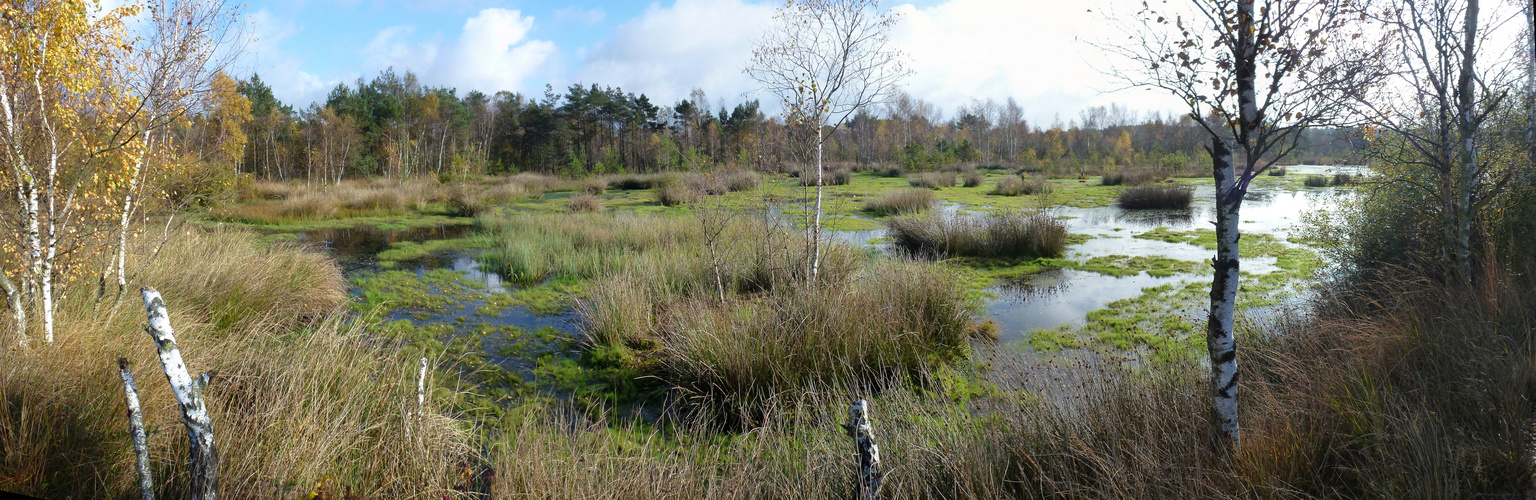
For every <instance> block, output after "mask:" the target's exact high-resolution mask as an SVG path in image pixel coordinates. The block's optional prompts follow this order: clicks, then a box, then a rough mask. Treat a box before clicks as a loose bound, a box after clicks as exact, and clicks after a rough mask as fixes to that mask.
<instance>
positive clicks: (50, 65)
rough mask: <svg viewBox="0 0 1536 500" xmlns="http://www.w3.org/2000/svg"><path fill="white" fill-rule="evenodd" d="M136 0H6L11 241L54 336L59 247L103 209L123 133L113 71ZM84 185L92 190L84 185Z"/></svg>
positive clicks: (31, 300)
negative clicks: (102, 3) (124, 0)
mask: <svg viewBox="0 0 1536 500" xmlns="http://www.w3.org/2000/svg"><path fill="white" fill-rule="evenodd" d="M136 12H137V10H136V8H135V7H133V6H127V7H121V8H118V9H114V10H112V11H109V12H105V13H99V14H95V15H93V12H92V11H91V7H90V6H88V5H87V4H86V3H85V2H81V1H58V2H30V3H5V4H0V54H3V55H0V150H3V151H0V165H3V166H0V175H3V176H4V177H3V179H0V183H3V186H4V189H5V190H6V191H9V193H8V194H9V195H11V196H12V197H13V198H14V199H15V200H16V205H15V206H16V209H17V211H16V212H15V213H14V214H7V215H10V216H13V217H14V218H13V219H10V220H8V221H7V222H9V223H10V224H9V226H10V227H9V228H8V229H9V231H7V232H8V233H9V234H8V235H7V236H10V238H9V239H7V240H6V241H4V244H6V245H7V246H9V247H11V249H12V250H15V252H14V254H18V255H22V256H23V258H24V260H25V262H20V263H13V265H16V266H17V267H21V268H23V269H25V270H26V272H25V273H24V278H23V279H22V290H21V293H22V295H23V297H25V298H26V300H25V302H27V304H28V307H32V308H35V309H36V310H37V311H38V312H39V314H38V317H39V319H40V320H41V321H40V322H41V324H42V329H43V338H44V340H45V341H47V342H49V343H51V342H53V334H54V326H55V325H54V308H55V302H56V300H57V297H58V293H57V291H58V290H57V285H59V284H60V283H61V281H60V280H57V279H56V278H57V277H58V276H57V271H56V269H57V268H58V267H59V266H58V264H59V262H58V257H59V255H60V253H61V252H60V250H61V247H64V250H65V252H64V253H69V250H70V249H71V248H72V247H73V246H74V245H78V244H80V241H79V238H78V234H79V232H78V231H76V230H75V228H74V226H73V225H74V223H76V222H78V221H79V219H80V217H81V216H82V215H84V216H91V215H95V214H98V213H101V212H100V211H99V210H96V209H97V208H99V206H100V202H101V198H100V197H99V196H93V195H94V194H96V193H94V192H91V190H92V189H93V188H102V187H103V184H105V185H106V186H110V185H111V184H112V183H113V182H114V180H115V177H114V176H111V175H105V176H100V175H97V174H101V173H103V172H97V171H96V170H95V169H96V167H98V166H100V165H102V164H106V163H111V159H110V158H107V157H106V155H107V154H110V153H111V152H112V151H114V150H116V149H117V148H116V147H115V146H117V145H120V144H121V143H120V142H119V141H117V140H116V138H117V134H116V132H117V131H119V130H120V129H118V128H114V127H113V126H112V124H113V123H115V122H117V120H118V117H120V116H121V103H122V94H121V93H119V92H118V90H119V89H120V87H119V86H117V85H116V83H117V82H116V81H115V80H114V78H113V73H114V65H115V64H116V63H118V62H120V61H121V60H122V58H123V56H124V52H125V49H124V47H126V42H125V39H126V32H125V30H124V24H123V21H124V19H126V18H128V17H131V16H133V15H134V14H135V13H136ZM82 188H84V189H85V190H86V192H85V193H84V194H83V195H82Z"/></svg>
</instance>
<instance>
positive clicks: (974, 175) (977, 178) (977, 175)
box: [962, 171, 987, 188]
mask: <svg viewBox="0 0 1536 500" xmlns="http://www.w3.org/2000/svg"><path fill="white" fill-rule="evenodd" d="M962 177H963V178H964V179H965V187H968V188H972V187H976V186H980V185H981V183H982V182H984V181H986V179H987V176H986V175H983V174H982V173H981V172H975V171H972V172H966V173H965V175H964V176H962Z"/></svg>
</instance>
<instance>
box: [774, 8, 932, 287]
mask: <svg viewBox="0 0 1536 500" xmlns="http://www.w3.org/2000/svg"><path fill="white" fill-rule="evenodd" d="M896 19H897V17H896V14H894V13H892V12H890V11H887V10H882V9H881V8H880V0H786V1H785V3H784V6H783V7H781V8H779V11H778V14H777V15H775V16H774V24H773V26H772V27H770V28H769V29H768V31H767V32H766V33H764V34H763V38H762V39H761V40H759V41H758V43H757V47H756V48H755V49H754V50H753V51H752V59H751V61H750V62H749V63H748V66H747V68H746V70H745V71H746V73H747V74H748V75H751V77H752V78H753V79H755V80H757V81H758V83H761V84H762V85H763V90H765V91H767V92H768V93H770V94H773V95H774V96H776V97H778V98H779V100H780V102H781V103H782V104H783V106H784V114H785V119H786V121H788V122H790V123H792V124H797V125H802V126H805V127H809V128H810V130H809V132H808V135H810V136H813V137H814V139H813V140H811V141H810V145H811V147H812V148H814V149H815V158H816V206H815V212H814V219H813V220H812V222H811V256H810V277H811V279H813V280H814V279H815V277H816V274H817V273H818V272H819V270H820V268H821V200H822V185H823V184H824V182H823V181H824V179H823V173H824V171H825V168H824V166H823V163H822V149H823V146H824V145H825V143H826V140H827V137H828V136H829V135H831V134H832V133H834V132H836V131H837V129H838V127H841V126H842V125H843V123H845V122H847V121H848V119H849V118H850V117H852V116H853V115H854V114H855V113H857V112H858V111H859V110H860V109H863V108H864V107H865V106H868V105H870V104H873V103H877V102H881V101H884V100H885V99H887V98H889V97H891V96H892V95H893V94H894V92H896V90H897V86H898V85H899V84H900V82H901V80H902V79H903V78H905V77H906V76H907V75H908V74H910V73H911V71H910V70H909V69H907V66H906V63H905V61H904V59H903V58H904V56H903V55H902V52H901V51H900V50H898V49H897V48H896V47H894V46H893V44H892V43H891V37H890V32H891V28H893V27H894V26H895V25H896Z"/></svg>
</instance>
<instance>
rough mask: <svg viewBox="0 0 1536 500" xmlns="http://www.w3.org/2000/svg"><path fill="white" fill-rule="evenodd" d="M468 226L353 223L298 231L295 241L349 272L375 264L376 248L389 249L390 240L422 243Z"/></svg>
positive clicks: (465, 232)
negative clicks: (382, 226)
mask: <svg viewBox="0 0 1536 500" xmlns="http://www.w3.org/2000/svg"><path fill="white" fill-rule="evenodd" d="M472 229H473V228H472V227H471V226H468V225H463V224H450V225H443V226H430V227H418V228H412V229H406V230H403V231H384V230H380V229H378V228H375V227H373V226H353V227H346V228H334V229H316V230H313V231H305V232H302V233H299V237H298V241H300V242H302V243H305V244H308V245H311V246H313V247H315V248H316V249H317V250H321V251H324V252H326V253H329V254H331V255H332V256H334V257H336V260H337V261H338V262H339V263H341V266H342V269H343V270H345V271H346V272H348V273H350V272H352V271H356V270H359V269H362V268H373V267H376V259H375V257H376V256H377V255H378V254H379V252H382V251H385V250H389V245H390V244H391V243H398V242H402V241H410V242H414V243H424V242H426V241H428V240H445V239H455V238H463V237H465V236H468V235H469V233H470V231H471V230H472ZM429 267H441V266H429Z"/></svg>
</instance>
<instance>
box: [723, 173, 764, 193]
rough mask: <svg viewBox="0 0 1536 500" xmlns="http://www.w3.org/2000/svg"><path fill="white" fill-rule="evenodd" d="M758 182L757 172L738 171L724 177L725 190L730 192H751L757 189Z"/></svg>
mask: <svg viewBox="0 0 1536 500" xmlns="http://www.w3.org/2000/svg"><path fill="white" fill-rule="evenodd" d="M760 181H761V179H760V178H759V177H758V175H757V172H753V171H750V170H738V171H735V172H731V173H729V174H726V175H725V189H726V190H727V191H731V192H736V191H751V190H753V189H757V185H758V183H759V182H760Z"/></svg>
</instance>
